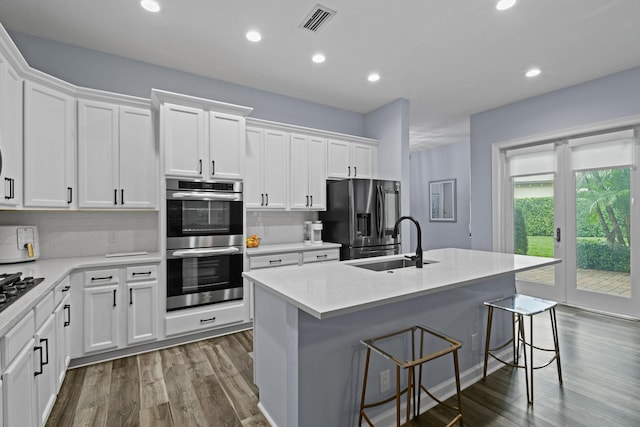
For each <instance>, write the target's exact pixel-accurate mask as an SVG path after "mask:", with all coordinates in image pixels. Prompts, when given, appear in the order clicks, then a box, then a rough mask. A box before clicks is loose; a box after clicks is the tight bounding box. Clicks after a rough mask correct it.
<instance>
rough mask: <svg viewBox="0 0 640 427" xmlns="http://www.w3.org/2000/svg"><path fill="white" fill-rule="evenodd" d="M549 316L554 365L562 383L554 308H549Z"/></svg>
mask: <svg viewBox="0 0 640 427" xmlns="http://www.w3.org/2000/svg"><path fill="white" fill-rule="evenodd" d="M549 315H550V316H551V330H552V331H553V345H554V347H555V350H556V365H557V366H558V381H560V384H562V368H561V366H560V345H559V340H558V321H557V320H558V319H557V317H556V308H555V307H553V308H552V309H551V310H549Z"/></svg>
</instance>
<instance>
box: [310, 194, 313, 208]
mask: <svg viewBox="0 0 640 427" xmlns="http://www.w3.org/2000/svg"><path fill="white" fill-rule="evenodd" d="M309 200H311V203H310V204H309V206H313V195H311V196H309Z"/></svg>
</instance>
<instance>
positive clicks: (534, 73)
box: [524, 68, 542, 77]
mask: <svg viewBox="0 0 640 427" xmlns="http://www.w3.org/2000/svg"><path fill="white" fill-rule="evenodd" d="M541 72H542V71H540V68H531V69H530V70H528V71H527V72H526V73H524V75H525V76H527V77H535V76H539V75H540V73H541Z"/></svg>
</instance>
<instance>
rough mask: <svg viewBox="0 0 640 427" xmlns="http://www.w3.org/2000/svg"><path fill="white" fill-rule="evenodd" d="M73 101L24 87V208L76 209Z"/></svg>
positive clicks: (27, 83) (39, 88) (29, 85)
mask: <svg viewBox="0 0 640 427" xmlns="http://www.w3.org/2000/svg"><path fill="white" fill-rule="evenodd" d="M74 105H75V104H74V100H73V98H72V97H70V96H68V95H65V94H64V93H62V92H60V91H57V90H55V89H51V88H48V87H45V86H42V85H39V84H36V83H32V82H30V81H25V83H24V205H25V206H33V207H51V208H71V207H73V198H74V194H73V181H74V177H75V151H74V132H75V130H74V126H75V106H74Z"/></svg>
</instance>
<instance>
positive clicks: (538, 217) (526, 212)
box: [514, 197, 553, 236]
mask: <svg viewBox="0 0 640 427" xmlns="http://www.w3.org/2000/svg"><path fill="white" fill-rule="evenodd" d="M517 209H521V210H522V216H523V218H524V222H525V224H526V227H527V231H528V232H529V235H530V236H553V197H527V198H524V199H515V202H514V211H515V210H517Z"/></svg>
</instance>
